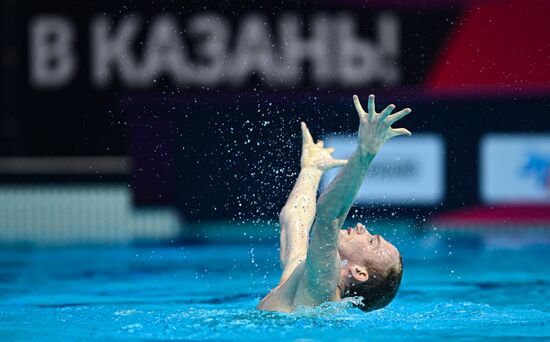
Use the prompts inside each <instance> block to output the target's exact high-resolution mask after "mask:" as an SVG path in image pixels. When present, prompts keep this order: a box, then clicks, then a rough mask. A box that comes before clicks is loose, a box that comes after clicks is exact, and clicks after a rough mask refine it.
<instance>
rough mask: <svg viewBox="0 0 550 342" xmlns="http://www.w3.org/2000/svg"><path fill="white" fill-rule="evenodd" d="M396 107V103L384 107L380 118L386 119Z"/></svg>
mask: <svg viewBox="0 0 550 342" xmlns="http://www.w3.org/2000/svg"><path fill="white" fill-rule="evenodd" d="M394 109H395V105H394V104H391V105H389V106H387V107H386V109H384V110H383V111H382V113H380V120H386V118H387V117H388V115H390V114H391V112H392V111H393V110H394Z"/></svg>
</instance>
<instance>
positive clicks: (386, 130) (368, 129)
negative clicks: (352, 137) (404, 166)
mask: <svg viewBox="0 0 550 342" xmlns="http://www.w3.org/2000/svg"><path fill="white" fill-rule="evenodd" d="M353 104H354V105H355V110H357V114H359V121H360V124H359V149H360V151H361V152H362V153H365V154H376V153H377V152H378V150H380V148H381V147H382V145H383V144H384V143H385V142H386V141H388V140H389V139H391V138H393V137H396V136H398V135H411V132H409V130H407V129H406V128H392V127H391V125H393V124H394V123H395V122H396V121H398V120H400V119H402V118H403V117H405V116H406V115H407V114H409V113H410V112H411V109H410V108H405V109H403V110H401V111H399V112H397V113H395V114H391V112H392V111H393V110H394V109H395V105H393V104H391V105H389V106H387V107H386V109H384V110H383V111H382V112H381V113H377V112H376V109H375V107H374V95H372V94H371V95H369V102H368V107H367V109H368V112H365V111H364V110H363V107H361V103H360V102H359V98H358V97H357V95H353ZM390 114H391V115H390Z"/></svg>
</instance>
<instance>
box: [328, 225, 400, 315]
mask: <svg viewBox="0 0 550 342" xmlns="http://www.w3.org/2000/svg"><path fill="white" fill-rule="evenodd" d="M338 252H339V253H340V259H341V260H342V261H344V262H342V277H343V279H342V281H341V282H340V283H341V284H343V286H344V287H345V288H344V289H342V290H343V293H344V297H354V296H361V297H363V306H360V308H361V309H363V310H364V311H371V310H376V309H381V308H383V307H384V306H386V305H388V304H389V303H390V302H391V301H392V299H393V297H395V295H396V293H397V289H398V288H399V284H400V283H401V276H402V275H403V262H402V259H401V255H400V254H399V251H398V250H397V248H395V247H394V246H393V245H392V244H391V243H389V242H388V241H386V240H384V239H383V238H382V237H381V236H380V235H371V234H370V233H369V232H368V230H367V229H366V228H365V226H363V225H362V224H360V223H358V224H357V225H356V226H355V227H354V228H348V229H346V230H342V231H341V232H340V238H339V242H338Z"/></svg>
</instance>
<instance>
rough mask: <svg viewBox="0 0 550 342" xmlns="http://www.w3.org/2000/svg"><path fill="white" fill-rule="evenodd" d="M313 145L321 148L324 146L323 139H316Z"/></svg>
mask: <svg viewBox="0 0 550 342" xmlns="http://www.w3.org/2000/svg"><path fill="white" fill-rule="evenodd" d="M315 145H317V146H318V147H321V148H322V147H323V146H325V142H324V141H323V140H317V144H315Z"/></svg>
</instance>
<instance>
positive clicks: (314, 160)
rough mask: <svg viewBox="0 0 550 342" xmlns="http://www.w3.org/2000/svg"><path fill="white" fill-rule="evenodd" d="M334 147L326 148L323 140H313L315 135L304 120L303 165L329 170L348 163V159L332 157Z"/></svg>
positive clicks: (303, 166) (304, 166)
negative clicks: (312, 134)
mask: <svg viewBox="0 0 550 342" xmlns="http://www.w3.org/2000/svg"><path fill="white" fill-rule="evenodd" d="M332 152H334V149H333V148H330V147H329V148H325V147H324V143H323V141H322V140H319V141H317V144H316V143H314V142H313V137H312V136H311V133H309V130H308V129H307V126H306V124H305V123H304V122H302V161H301V164H300V165H301V167H302V169H304V168H314V169H317V170H319V171H322V172H324V171H327V170H330V169H332V168H335V167H338V166H343V165H346V163H347V160H338V159H334V158H332V156H331V154H332Z"/></svg>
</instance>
